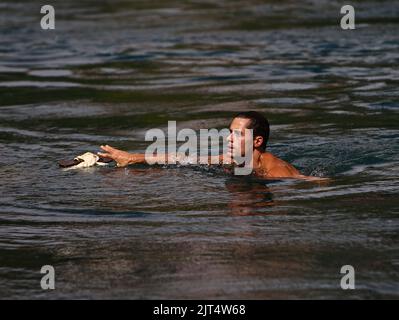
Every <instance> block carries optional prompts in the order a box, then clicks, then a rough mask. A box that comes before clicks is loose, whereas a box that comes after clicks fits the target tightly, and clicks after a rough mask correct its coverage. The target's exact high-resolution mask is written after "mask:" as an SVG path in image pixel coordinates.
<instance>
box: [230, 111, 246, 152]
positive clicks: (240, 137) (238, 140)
mask: <svg viewBox="0 0 399 320" xmlns="http://www.w3.org/2000/svg"><path fill="white" fill-rule="evenodd" d="M249 123H250V120H249V119H242V118H234V119H233V121H232V122H231V124H230V128H229V129H230V134H229V135H228V137H227V142H228V145H227V155H228V156H230V157H232V158H234V157H239V156H241V157H243V156H245V129H246V128H247V126H248V125H249ZM240 147H241V148H240Z"/></svg>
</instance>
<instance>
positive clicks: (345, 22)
mask: <svg viewBox="0 0 399 320" xmlns="http://www.w3.org/2000/svg"><path fill="white" fill-rule="evenodd" d="M40 13H41V14H44V16H43V17H42V18H41V20H40V27H41V28H42V29H43V30H54V29H55V9H54V6H52V5H48V4H47V5H44V6H42V7H41V8H40ZM340 13H341V14H344V16H343V17H342V18H341V22H340V25H341V28H342V29H343V30H353V29H355V28H356V27H355V8H354V7H353V6H351V5H349V4H347V5H344V6H342V7H341V10H340Z"/></svg>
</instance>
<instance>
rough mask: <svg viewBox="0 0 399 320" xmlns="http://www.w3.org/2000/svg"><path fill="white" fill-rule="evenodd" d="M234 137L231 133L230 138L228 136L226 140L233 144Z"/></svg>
mask: <svg viewBox="0 0 399 320" xmlns="http://www.w3.org/2000/svg"><path fill="white" fill-rule="evenodd" d="M232 137H233V135H232V134H231V133H230V134H229V135H228V136H227V138H226V140H227V142H233V138H232Z"/></svg>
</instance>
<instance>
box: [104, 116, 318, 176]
mask: <svg viewBox="0 0 399 320" xmlns="http://www.w3.org/2000/svg"><path fill="white" fill-rule="evenodd" d="M229 129H230V134H229V135H228V137H227V142H228V149H227V153H226V154H222V155H219V156H216V157H217V158H218V159H217V162H218V163H224V164H226V163H231V162H233V163H234V156H235V155H237V152H239V153H240V155H241V156H243V152H244V150H245V141H246V138H245V134H244V132H245V129H252V130H253V147H252V154H253V156H252V163H251V165H252V168H253V173H254V174H255V175H257V176H260V177H264V178H273V179H276V178H299V179H311V180H313V179H319V178H316V177H307V176H304V175H302V174H301V173H300V172H299V171H298V170H297V169H295V168H294V167H293V166H292V165H291V164H289V163H287V162H285V161H283V160H281V159H279V158H277V157H276V156H274V155H273V154H271V153H270V152H267V151H266V144H267V141H268V139H269V132H270V126H269V122H268V121H267V119H266V118H265V117H264V116H263V115H261V114H260V113H259V112H256V111H246V112H241V113H239V114H237V115H236V116H235V117H234V118H233V120H232V122H231V124H230V128H229ZM237 132H239V133H241V134H240V135H236V134H234V133H237ZM237 139H238V141H237ZM238 144H240V145H241V147H240V148H238V147H237V145H238ZM101 149H102V150H104V151H105V152H103V153H100V152H99V153H98V154H99V155H100V156H102V157H107V158H111V159H113V160H114V161H115V162H116V163H117V165H118V166H119V167H125V166H127V165H129V164H137V163H147V162H148V161H147V160H148V158H147V160H146V156H145V154H138V153H128V152H126V151H122V150H118V149H115V148H113V147H111V146H108V145H106V146H101ZM213 157H215V156H213ZM211 158H212V157H209V162H208V163H214V161H211V160H212V159H211ZM167 159H168V158H167V157H165V155H158V156H154V159H151V160H153V161H151V162H152V163H153V162H158V163H167ZM213 160H214V159H213Z"/></svg>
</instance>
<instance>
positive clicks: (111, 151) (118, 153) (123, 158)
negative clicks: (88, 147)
mask: <svg viewBox="0 0 399 320" xmlns="http://www.w3.org/2000/svg"><path fill="white" fill-rule="evenodd" d="M101 149H103V150H104V151H106V153H101V152H98V153H97V154H98V155H99V156H101V157H106V158H111V159H113V160H114V161H115V162H116V165H117V166H118V167H126V166H127V165H129V164H131V163H133V157H132V154H130V153H129V152H126V151H122V150H118V149H115V148H112V147H110V146H109V145H106V146H101Z"/></svg>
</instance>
